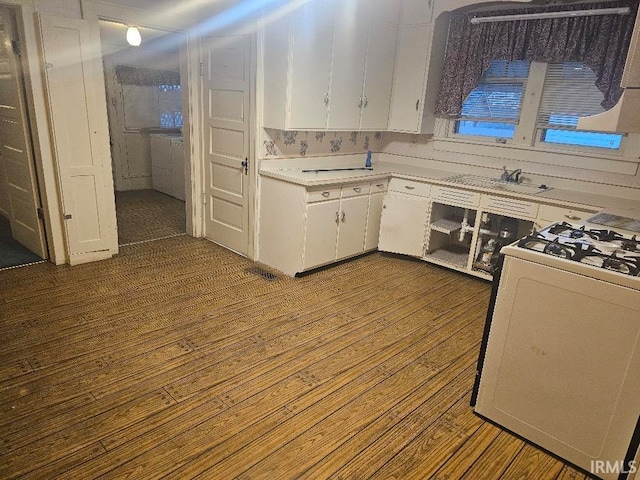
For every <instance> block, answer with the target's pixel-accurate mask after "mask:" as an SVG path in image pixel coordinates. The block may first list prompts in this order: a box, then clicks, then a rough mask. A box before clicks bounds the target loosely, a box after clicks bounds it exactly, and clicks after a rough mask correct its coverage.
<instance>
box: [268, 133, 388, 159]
mask: <svg viewBox="0 0 640 480" xmlns="http://www.w3.org/2000/svg"><path fill="white" fill-rule="evenodd" d="M260 145H261V151H260V158H263V159H271V158H295V157H315V156H326V155H343V154H348V153H361V152H366V151H367V150H371V151H373V152H378V151H380V148H381V145H382V134H381V133H380V132H325V131H322V132H307V131H304V132H302V131H294V130H290V131H289V130H287V131H283V130H273V129H269V128H265V129H262V138H261V141H260Z"/></svg>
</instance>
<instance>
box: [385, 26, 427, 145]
mask: <svg viewBox="0 0 640 480" xmlns="http://www.w3.org/2000/svg"><path fill="white" fill-rule="evenodd" d="M430 32H431V28H430V26H429V25H411V26H402V27H400V32H399V34H398V49H397V53H396V64H395V69H394V74H393V91H392V92H391V110H390V113H389V127H388V128H389V130H391V131H401V132H414V133H417V132H419V129H420V120H421V117H420V115H421V112H422V105H421V103H422V99H423V97H424V78H425V74H426V69H427V59H428V55H427V54H426V53H425V52H427V51H428V50H427V49H428V48H429V35H430Z"/></svg>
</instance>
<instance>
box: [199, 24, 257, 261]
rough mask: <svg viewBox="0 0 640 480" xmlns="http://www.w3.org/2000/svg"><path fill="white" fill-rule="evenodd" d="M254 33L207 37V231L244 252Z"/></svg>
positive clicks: (204, 46) (204, 44)
mask: <svg viewBox="0 0 640 480" xmlns="http://www.w3.org/2000/svg"><path fill="white" fill-rule="evenodd" d="M250 38H251V37H249V36H248V35H241V36H220V37H208V38H203V39H202V52H203V60H202V63H203V67H204V74H203V76H202V83H203V85H202V92H203V95H204V98H203V103H204V112H205V119H204V128H205V132H204V138H205V151H204V158H205V164H206V167H205V198H206V200H205V210H206V214H205V235H206V237H207V238H208V239H209V240H211V241H213V242H216V243H218V244H220V245H223V246H225V247H227V248H230V249H231V250H234V251H236V252H238V253H240V254H242V255H247V253H248V249H249V175H248V173H249V153H250V152H249V133H250V132H249V127H250V122H249V114H250V112H249V110H250V96H249V89H250V84H251V82H250V58H251V41H250Z"/></svg>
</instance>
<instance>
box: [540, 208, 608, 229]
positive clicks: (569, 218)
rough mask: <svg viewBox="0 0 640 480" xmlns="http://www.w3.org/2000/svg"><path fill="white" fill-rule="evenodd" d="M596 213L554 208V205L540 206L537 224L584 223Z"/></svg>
mask: <svg viewBox="0 0 640 480" xmlns="http://www.w3.org/2000/svg"><path fill="white" fill-rule="evenodd" d="M596 212H597V210H592V211H588V210H576V209H574V208H567V207H556V206H554V205H540V208H539V209H538V221H539V223H544V222H546V223H552V222H584V221H586V220H587V218H589V217H591V216H592V215H593V214H594V213H596ZM543 226H546V225H543Z"/></svg>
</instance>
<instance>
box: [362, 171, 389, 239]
mask: <svg viewBox="0 0 640 480" xmlns="http://www.w3.org/2000/svg"><path fill="white" fill-rule="evenodd" d="M386 191H387V180H384V181H383V182H374V183H372V184H371V194H370V196H369V211H368V213H367V233H366V235H365V239H364V250H365V252H368V251H370V250H375V249H376V248H378V240H379V238H380V218H381V216H382V205H383V204H384V195H385V193H386Z"/></svg>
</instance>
